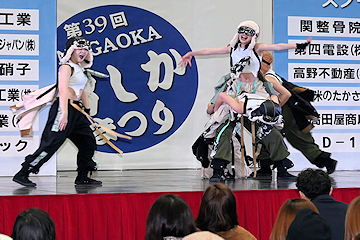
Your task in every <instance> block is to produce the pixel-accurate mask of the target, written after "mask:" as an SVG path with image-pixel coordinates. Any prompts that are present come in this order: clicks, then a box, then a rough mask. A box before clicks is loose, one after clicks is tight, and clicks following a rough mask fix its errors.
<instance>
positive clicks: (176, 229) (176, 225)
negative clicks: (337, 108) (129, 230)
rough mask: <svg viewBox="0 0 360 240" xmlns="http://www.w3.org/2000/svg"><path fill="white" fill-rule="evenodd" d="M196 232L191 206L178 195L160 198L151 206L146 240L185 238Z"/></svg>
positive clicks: (166, 195)
mask: <svg viewBox="0 0 360 240" xmlns="http://www.w3.org/2000/svg"><path fill="white" fill-rule="evenodd" d="M195 231H196V226H195V221H194V216H193V214H192V212H191V209H190V207H189V205H188V204H187V203H186V202H185V201H184V199H182V198H181V197H179V196H177V195H172V194H165V195H162V196H160V197H159V198H158V199H157V200H156V201H155V202H154V203H153V205H152V206H151V208H150V211H149V213H148V216H147V220H146V234H145V240H162V239H163V237H167V236H172V237H185V236H186V235H188V234H190V233H194V232H195Z"/></svg>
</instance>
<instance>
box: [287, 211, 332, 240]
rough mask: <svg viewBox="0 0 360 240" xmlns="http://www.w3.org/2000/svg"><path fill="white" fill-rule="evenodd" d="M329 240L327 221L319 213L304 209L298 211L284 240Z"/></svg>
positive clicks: (330, 236) (330, 234)
mask: <svg viewBox="0 0 360 240" xmlns="http://www.w3.org/2000/svg"><path fill="white" fill-rule="evenodd" d="M304 239H306V240H331V239H332V233H331V227H330V225H329V223H328V221H327V220H326V219H325V218H324V217H323V216H321V215H320V214H319V213H317V212H314V211H313V210H311V209H308V208H305V209H302V210H300V211H299V212H298V213H297V214H296V217H295V219H294V221H293V222H292V223H291V224H290V227H289V230H288V233H287V236H286V240H304Z"/></svg>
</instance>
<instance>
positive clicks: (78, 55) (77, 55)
mask: <svg viewBox="0 0 360 240" xmlns="http://www.w3.org/2000/svg"><path fill="white" fill-rule="evenodd" d="M88 54H89V50H88V49H86V48H81V49H75V50H74V52H73V53H72V55H71V61H72V62H74V63H81V62H83V61H84V60H85V58H86V56H87V55H88Z"/></svg>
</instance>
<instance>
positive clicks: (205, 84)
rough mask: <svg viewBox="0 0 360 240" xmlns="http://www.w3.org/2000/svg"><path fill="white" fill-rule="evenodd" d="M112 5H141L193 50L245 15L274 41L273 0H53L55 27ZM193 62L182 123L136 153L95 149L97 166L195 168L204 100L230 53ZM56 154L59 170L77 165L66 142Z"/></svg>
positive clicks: (212, 43)
mask: <svg viewBox="0 0 360 240" xmlns="http://www.w3.org/2000/svg"><path fill="white" fill-rule="evenodd" d="M112 4H120V5H129V6H134V7H138V8H143V9H146V10H148V11H150V12H153V13H155V14H157V15H159V16H161V17H162V18H164V19H165V20H167V21H168V22H170V23H171V24H172V25H173V26H175V27H176V28H177V29H178V30H179V31H180V32H181V34H182V35H183V36H184V37H185V39H186V40H187V41H188V43H189V45H190V47H191V49H193V50H198V49H202V48H215V47H222V46H225V45H227V44H228V43H229V42H230V40H231V39H232V37H233V36H234V34H235V33H236V29H237V26H238V24H239V23H240V22H242V21H245V20H253V21H255V22H257V23H258V24H259V25H260V26H261V34H260V37H259V42H264V43H272V42H273V40H272V39H273V36H272V1H268V0H253V1H244V0H240V1H239V0H237V1H235V0H224V1H217V0H181V1H169V0H156V1H155V0H148V1H144V0H123V1H114V0H112V1H111V0H103V1H94V0H77V1H73V0H62V1H58V2H57V6H58V8H57V9H58V10H57V24H58V26H59V25H60V24H61V23H62V22H63V21H65V20H66V19H68V18H69V17H71V16H73V15H75V14H76V13H78V12H81V11H83V10H86V9H89V8H93V7H97V6H102V5H112ZM95 61H96V58H95ZM196 61H197V66H198V71H199V90H198V94H197V97H196V101H195V105H194V107H193V109H192V111H191V113H190V115H189V116H188V118H187V120H186V121H185V123H184V124H183V125H182V126H181V127H180V128H179V129H178V130H177V131H176V132H175V133H174V134H173V135H172V136H171V137H169V138H167V139H166V140H165V141H163V142H161V143H160V144H158V145H155V146H153V147H151V148H149V149H146V150H143V151H140V152H135V153H124V154H123V155H122V156H119V155H118V154H106V153H99V152H97V153H96V158H97V160H98V161H99V162H100V168H99V169H100V170H104V169H156V168H157V169H169V168H198V167H200V164H199V162H198V161H197V160H196V159H195V157H194V156H193V155H192V152H191V145H192V144H193V142H194V141H195V140H196V138H197V137H198V136H199V134H200V133H201V131H202V129H203V126H204V124H205V123H206V122H207V120H208V117H207V115H206V113H205V109H206V105H207V103H208V102H209V100H210V98H211V97H212V95H213V92H214V90H213V85H214V84H215V83H216V82H217V81H218V79H219V78H220V77H221V76H222V75H224V74H226V73H227V72H228V69H229V57H228V56H227V55H225V56H216V57H197V58H196ZM95 64H96V62H95ZM57 156H58V170H74V169H76V150H75V148H74V146H73V145H72V144H71V143H66V144H65V145H64V146H63V147H62V148H61V149H60V150H59V151H58V155H57Z"/></svg>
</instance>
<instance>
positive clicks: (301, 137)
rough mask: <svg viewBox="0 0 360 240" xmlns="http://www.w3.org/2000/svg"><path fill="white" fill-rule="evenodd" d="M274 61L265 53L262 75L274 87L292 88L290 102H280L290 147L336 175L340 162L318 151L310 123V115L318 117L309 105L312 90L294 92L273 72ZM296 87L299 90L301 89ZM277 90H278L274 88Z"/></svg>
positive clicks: (284, 129)
mask: <svg viewBox="0 0 360 240" xmlns="http://www.w3.org/2000/svg"><path fill="white" fill-rule="evenodd" d="M272 62H273V57H272V55H271V53H269V52H267V51H264V52H263V58H262V62H261V73H262V74H263V76H264V78H265V79H266V80H267V81H269V82H271V83H272V84H274V88H275V86H276V85H277V84H284V85H285V86H286V87H287V88H289V91H291V92H292V94H291V98H290V101H289V102H286V101H281V103H282V102H284V104H281V103H280V105H281V106H282V115H283V118H284V128H283V129H282V131H283V133H284V134H285V137H286V139H287V140H288V142H289V143H290V144H291V146H293V147H294V148H296V149H297V150H299V151H300V152H301V153H302V154H303V155H304V156H305V157H306V158H307V159H308V160H309V161H310V162H311V163H312V164H314V165H316V166H317V167H319V168H323V167H325V168H326V170H327V173H328V174H331V173H333V172H334V171H335V169H336V165H337V161H336V160H334V159H332V158H331V157H330V156H331V153H328V152H325V151H322V150H321V149H320V148H319V146H318V145H317V144H316V143H315V139H314V138H313V136H312V134H311V132H310V130H311V129H312V128H313V127H314V126H313V125H312V124H311V122H310V121H309V119H308V116H313V117H315V116H314V115H317V112H316V110H315V108H313V107H312V105H311V103H310V101H312V100H313V99H309V100H307V99H306V96H307V95H310V94H307V93H308V92H312V91H311V90H309V89H306V88H301V89H302V90H301V92H296V91H294V90H292V89H291V88H290V87H292V84H289V83H288V82H286V81H285V82H284V80H283V79H281V77H279V76H278V75H277V74H276V73H275V72H274V71H273V70H272V69H271V67H270V64H271V63H272ZM289 85H290V86H289ZM295 87H296V89H299V87H297V86H295ZM275 90H277V89H276V88H275ZM304 95H305V96H304ZM311 96H313V95H311ZM279 97H280V99H281V98H282V97H281V95H280V96H279ZM300 100H302V101H300ZM302 102H303V103H302ZM303 106H305V107H303ZM305 115H306V116H305ZM300 128H301V129H300ZM261 155H263V157H265V156H264V155H266V153H264V152H263V151H262V152H261V154H260V156H261ZM265 158H266V157H265Z"/></svg>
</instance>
